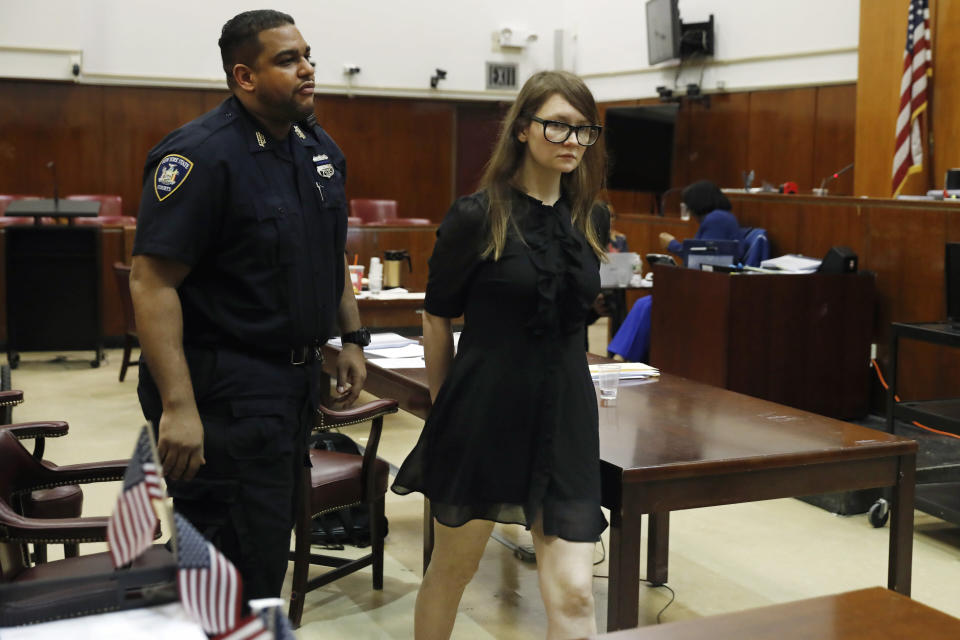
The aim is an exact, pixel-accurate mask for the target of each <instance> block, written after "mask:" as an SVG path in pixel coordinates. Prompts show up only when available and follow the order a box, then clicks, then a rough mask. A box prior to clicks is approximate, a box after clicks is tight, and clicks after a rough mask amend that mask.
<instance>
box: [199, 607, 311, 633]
mask: <svg viewBox="0 0 960 640" xmlns="http://www.w3.org/2000/svg"><path fill="white" fill-rule="evenodd" d="M213 640H294V636H293V629H291V628H290V621H289V620H288V619H287V616H286V614H284V613H283V611H282V610H281V609H280V607H268V608H266V609H263V610H261V611H260V612H259V613H257V614H254V615H252V616H248V617H246V618H244V619H243V620H241V621H240V623H239V624H237V626H236V628H235V629H232V630H230V631H228V632H227V633H224V634H221V635H219V636H216V637H214V638H213Z"/></svg>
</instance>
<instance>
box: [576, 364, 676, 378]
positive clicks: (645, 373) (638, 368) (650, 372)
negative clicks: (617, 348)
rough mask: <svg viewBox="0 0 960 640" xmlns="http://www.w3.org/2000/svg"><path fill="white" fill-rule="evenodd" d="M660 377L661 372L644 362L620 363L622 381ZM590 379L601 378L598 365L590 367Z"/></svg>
mask: <svg viewBox="0 0 960 640" xmlns="http://www.w3.org/2000/svg"><path fill="white" fill-rule="evenodd" d="M659 375H660V370H659V369H656V368H654V367H651V366H650V365H648V364H644V363H642V362H621V363H620V379H621V380H634V379H637V378H651V377H655V376H659ZM590 377H591V378H593V379H594V380H596V379H597V378H599V377H600V366H599V365H596V364H592V365H590Z"/></svg>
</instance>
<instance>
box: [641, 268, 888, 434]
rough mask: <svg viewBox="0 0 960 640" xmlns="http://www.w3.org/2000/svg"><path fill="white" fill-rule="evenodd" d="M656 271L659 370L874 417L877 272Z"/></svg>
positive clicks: (840, 413)
mask: <svg viewBox="0 0 960 640" xmlns="http://www.w3.org/2000/svg"><path fill="white" fill-rule="evenodd" d="M654 272H655V274H656V275H655V276H654V282H656V290H655V292H654V294H653V308H652V310H651V318H650V363H651V364H652V365H653V366H655V367H657V368H659V369H660V370H661V371H666V372H667V373H673V374H676V375H680V376H684V377H686V378H692V379H693V380H698V381H700V382H706V383H709V384H713V385H717V386H719V387H724V388H725V389H730V390H731V391H738V392H740V393H746V394H748V395H751V396H756V397H758V398H764V399H766V400H772V401H773V402H778V403H780V404H785V405H789V406H791V407H797V408H800V409H806V410H807V411H813V412H814V413H819V414H822V415H825V416H831V417H833V418H841V419H847V420H850V419H856V418H861V417H863V416H865V415H866V414H867V412H868V408H869V407H868V405H869V392H870V380H871V376H872V375H873V373H872V371H871V370H870V366H869V364H870V341H871V335H872V333H873V322H874V311H875V309H874V278H873V275H872V274H866V273H859V274H825V273H811V274H794V275H786V274H783V275H762V274H749V275H748V274H742V275H730V274H726V273H710V272H707V271H696V270H693V269H677V268H671V267H657V268H655V269H654Z"/></svg>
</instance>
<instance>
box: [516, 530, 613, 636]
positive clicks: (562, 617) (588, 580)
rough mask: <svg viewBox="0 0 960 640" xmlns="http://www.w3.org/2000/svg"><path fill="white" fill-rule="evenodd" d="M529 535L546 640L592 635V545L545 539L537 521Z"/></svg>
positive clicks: (546, 537)
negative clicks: (545, 628) (534, 552)
mask: <svg viewBox="0 0 960 640" xmlns="http://www.w3.org/2000/svg"><path fill="white" fill-rule="evenodd" d="M531 533H533V546H534V548H536V551H537V574H538V576H539V578H540V596H541V597H542V598H543V605H544V607H546V610H547V640H568V639H569V638H585V637H587V636H592V635H595V634H596V633H597V621H596V618H595V616H594V612H593V552H594V547H595V546H596V545H595V544H594V543H593V542H569V541H567V540H563V539H561V538H558V537H557V536H545V535H544V534H543V522H542V520H540V519H539V518H538V519H537V522H536V523H535V524H534V525H533V527H531Z"/></svg>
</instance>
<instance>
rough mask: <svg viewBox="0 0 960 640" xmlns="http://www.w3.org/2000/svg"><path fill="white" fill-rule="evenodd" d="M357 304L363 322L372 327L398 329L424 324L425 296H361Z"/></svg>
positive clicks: (418, 326)
mask: <svg viewBox="0 0 960 640" xmlns="http://www.w3.org/2000/svg"><path fill="white" fill-rule="evenodd" d="M357 306H358V307H359V309H360V318H361V319H362V320H363V324H364V325H365V326H367V327H370V328H371V329H386V328H389V329H398V328H403V327H416V328H417V332H418V333H419V331H420V330H421V329H420V327H421V325H422V324H423V321H422V319H421V314H422V313H423V298H419V299H413V298H359V299H357Z"/></svg>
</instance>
